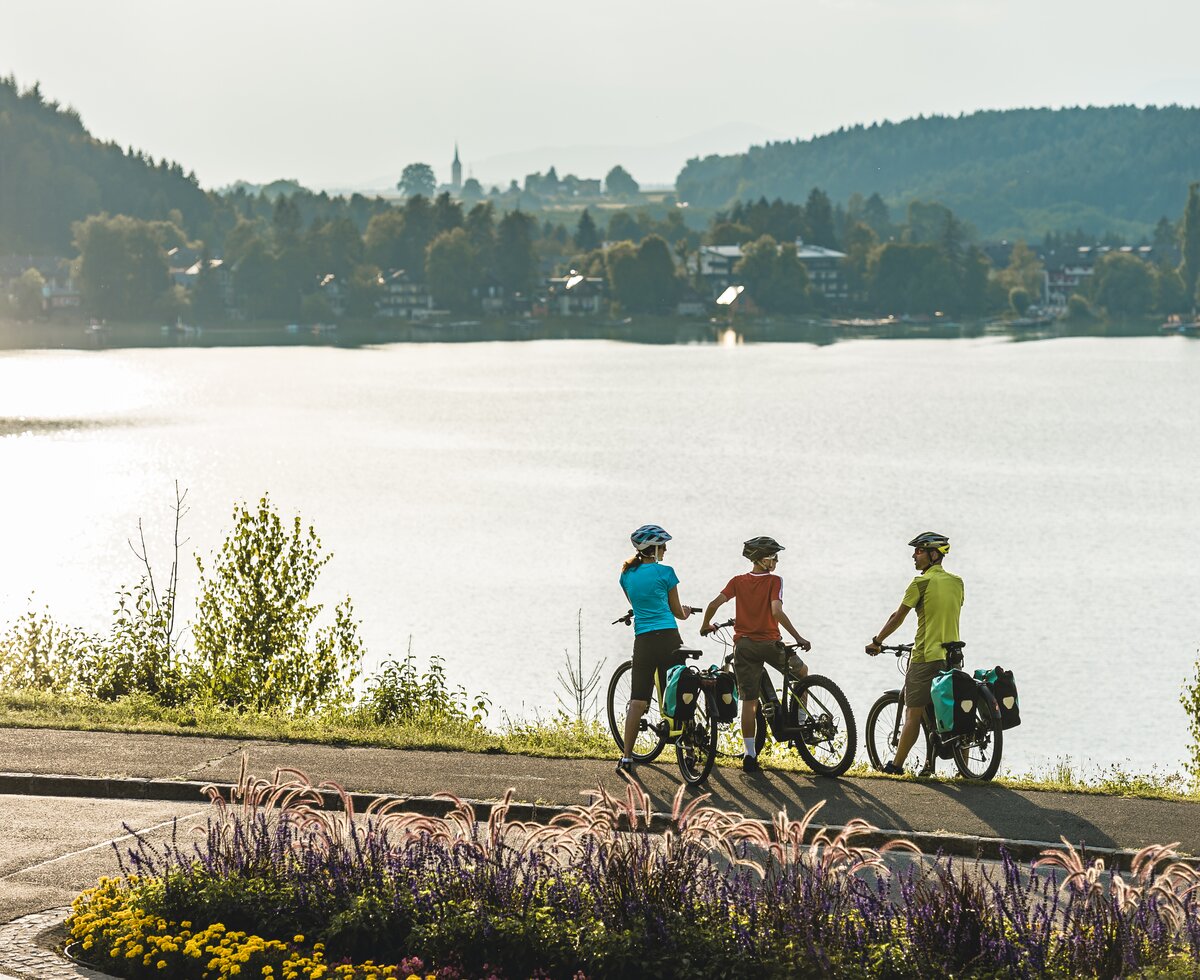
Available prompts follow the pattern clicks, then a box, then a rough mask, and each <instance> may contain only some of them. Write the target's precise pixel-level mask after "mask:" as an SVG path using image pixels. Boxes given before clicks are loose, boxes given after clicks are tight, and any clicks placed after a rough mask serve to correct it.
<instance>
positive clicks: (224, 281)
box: [0, 146, 1179, 323]
mask: <svg viewBox="0 0 1200 980" xmlns="http://www.w3.org/2000/svg"><path fill="white" fill-rule="evenodd" d="M420 166H422V167H424V166H425V165H420ZM425 169H426V170H427V171H429V173H430V174H431V173H432V171H431V170H430V168H428V167H426V168H425ZM450 173H451V179H450V181H449V183H447V184H443V185H441V186H433V187H430V188H428V190H429V192H430V196H431V197H432V196H434V195H443V196H448V197H449V199H450V200H451V201H453V202H458V203H459V204H461V205H462V206H463V207H469V206H472V205H474V204H478V203H481V202H487V201H489V200H490V201H493V202H495V203H496V205H497V207H500V208H509V209H512V208H516V209H521V208H522V207H525V208H531V207H532V208H545V207H547V206H548V205H549V206H552V207H554V208H558V209H561V210H562V211H564V212H565V213H568V214H570V215H572V216H576V215H578V214H579V212H580V209H581V208H583V209H586V208H594V209H597V213H601V212H602V211H604V212H609V213H610V212H611V211H612V209H614V208H619V207H629V208H634V207H637V206H638V205H639V203H641V199H642V196H641V194H640V190H639V187H638V185H637V183H636V182H635V181H634V180H633V178H632V177H630V176H629V175H628V174H626V173H625V172H624V171H623V169H622V168H620V167H616V168H614V170H613V171H612V172H611V173H610V174H609V177H608V179H607V180H606V181H602V180H601V179H599V178H580V177H576V176H575V175H573V174H568V175H566V176H564V177H561V178H560V177H559V176H558V174H557V172H556V170H555V168H553V167H551V168H550V169H549V171H548V172H546V173H544V174H543V173H534V174H529V175H527V176H526V177H525V180H524V185H523V186H521V185H518V183H517V182H516V181H515V180H514V181H512V182H511V183H510V185H509V187H508V188H507V189H506V190H502V189H501V188H499V187H498V186H496V187H492V188H491V189H490V191H488V192H485V191H484V188H483V187H482V186H481V185H480V183H479V182H478V181H476V180H475V179H474V178H471V177H468V178H467V179H466V180H465V181H464V179H463V167H462V163H461V160H460V158H459V153H458V147H457V146H456V147H455V152H454V158H453V161H452V163H451V165H450ZM401 189H403V187H402V186H401ZM662 197H665V199H666V203H667V206H669V207H674V208H677V209H679V210H680V211H681V213H682V211H683V209H685V208H686V207H687V204H686V202H678V201H675V200H674V198H673V197H671V196H670V195H662ZM397 203H399V202H397ZM616 244H618V243H617V242H615V241H607V240H599V241H597V243H596V248H595V251H598V252H601V253H606V252H607V251H608V250H609V249H611V248H612V247H613V246H614V245H616ZM746 244H747V243H744V244H704V243H703V242H702V243H700V244H698V245H696V246H695V247H694V248H684V249H682V250H678V249H677V250H676V251H675V252H673V253H672V261H673V262H674V264H675V275H676V277H677V278H678V280H679V288H678V290H677V294H676V295H675V296H674V298H673V308H672V309H670V310H665V311H663V312H670V313H674V314H675V315H678V316H684V317H707V316H712V315H714V314H717V313H721V314H723V315H732V314H733V313H735V312H743V313H746V314H755V313H758V312H762V309H761V304H760V303H758V302H757V297H756V295H755V292H754V289H753V288H747V286H748V283H747V282H746V281H745V277H744V276H743V274H742V271H741V270H742V267H743V260H744V259H745V257H746V254H747V248H746ZM785 246H790V247H791V248H794V255H795V260H796V261H797V262H799V263H800V265H802V266H803V268H804V270H805V272H806V273H807V289H808V290H809V292H810V294H811V295H813V296H814V297H815V298H816V299H817V304H816V307H817V308H818V309H819V310H820V311H821V312H822V313H826V314H831V315H832V314H840V313H845V312H847V311H862V310H863V309H864V297H863V296H862V295H856V293H855V285H854V279H855V277H854V276H853V275H852V274H849V272H848V269H847V259H848V255H847V253H846V252H843V251H839V250H838V249H836V248H830V247H827V246H823V245H817V244H813V243H810V242H806V241H805V240H804V239H803V238H799V237H798V238H796V239H795V240H794V241H792V242H786V243H780V248H781V249H782V248H783V247H785ZM1013 247H1014V243H1010V242H985V243H981V244H980V245H979V249H980V250H981V251H982V252H983V253H984V254H985V255H986V256H987V259H988V261H989V262H990V265H991V267H992V268H994V269H1000V268H1003V267H1005V266H1006V265H1007V264H1008V262H1009V260H1010V257H1011V253H1012V250H1013ZM1028 248H1029V249H1030V250H1032V253H1033V255H1034V256H1036V259H1037V260H1038V262H1039V263H1040V282H1038V283H1037V289H1036V294H1035V295H1030V296H1029V297H1028V305H1029V306H1030V307H1031V308H1032V309H1033V310H1034V311H1035V312H1039V313H1042V314H1046V315H1055V314H1058V313H1061V312H1062V311H1065V310H1066V309H1067V308H1068V305H1069V304H1070V302H1071V298H1072V296H1075V295H1077V294H1079V295H1083V296H1088V295H1090V292H1091V291H1090V289H1089V284H1090V280H1091V277H1092V276H1093V274H1094V272H1095V269H1096V266H1097V263H1098V262H1099V261H1101V260H1102V259H1103V258H1104V257H1105V256H1107V255H1110V254H1113V253H1119V254H1124V255H1128V256H1131V257H1133V258H1135V259H1137V260H1139V261H1140V262H1142V263H1146V264H1148V265H1149V264H1155V263H1167V264H1171V265H1174V264H1175V263H1177V262H1178V261H1179V255H1178V252H1177V251H1176V252H1175V254H1168V255H1164V254H1162V252H1163V248H1162V247H1161V246H1155V245H1149V244H1124V245H1113V244H1106V245H1071V246H1069V247H1057V248H1051V247H1047V246H1046V245H1041V246H1039V245H1038V244H1037V243H1036V242H1031V243H1029V244H1028ZM560 251H563V252H565V251H569V247H564V249H562V250H560ZM163 259H164V262H165V266H166V274H167V276H169V279H170V282H171V284H172V285H173V286H175V287H178V288H179V290H181V291H182V293H183V294H184V295H191V294H194V293H195V291H196V288H197V285H198V283H199V282H200V281H201V280H202V278H205V277H207V279H208V281H209V283H210V288H212V289H215V293H216V295H217V296H218V297H219V300H220V314H219V316H220V318H221V319H223V320H224V321H228V322H234V323H236V322H238V321H244V320H246V319H248V318H249V317H248V313H247V311H246V309H244V308H243V306H242V304H241V303H240V302H239V296H240V295H241V294H240V292H239V289H238V277H239V267H238V264H237V263H230V262H226V261H225V260H224V259H223V258H222V257H221V256H220V255H217V254H212V255H206V254H205V252H204V251H202V250H201V249H199V248H192V247H186V246H175V247H171V248H169V249H165V250H164V255H163ZM31 270H33V271H34V272H36V276H33V275H31ZM77 272H78V265H77V260H74V259H71V258H68V257H62V256H32V255H7V256H0V298H3V297H5V296H7V297H8V300H9V306H10V310H11V309H15V310H17V311H18V312H24V313H25V314H26V315H29V314H41V315H45V316H51V317H54V316H58V317H60V318H61V317H69V316H71V315H72V314H74V315H78V316H80V317H83V316H86V315H87V313H88V311H87V310H86V309H85V308H84V297H83V294H82V291H81V290H80V288H79V286H78V283H77ZM31 283H33V284H37V292H39V293H40V295H37V294H36V293H35V294H31V287H30V284H31ZM375 286H376V287H377V288H376V289H375V290H374V292H373V294H372V306H371V309H370V310H369V311H368V312H367V314H366V315H367V316H369V317H372V318H378V319H381V320H417V321H421V320H424V321H431V322H437V321H439V320H443V319H449V318H451V317H452V315H453V314H452V311H450V310H446V309H441V308H439V305H438V303H437V301H436V298H435V295H434V292H433V291H432V290H431V288H430V286H429V283H428V282H427V277H426V276H425V274H424V270H423V269H413V268H397V267H391V268H380V269H379V270H378V278H377V282H376V283H375ZM348 287H349V284H348V282H347V279H346V276H344V275H338V274H336V273H335V272H333V271H332V270H331V271H325V272H321V273H319V274H318V275H317V276H316V277H315V279H314V280H313V281H312V282H311V283H310V285H309V288H308V290H306V294H307V295H310V296H315V297H319V298H320V303H318V304H315V305H314V304H309V307H308V308H309V309H310V310H311V309H319V310H320V311H321V312H322V315H324V316H327V317H329V318H331V319H332V320H334V321H337V320H340V319H342V318H344V317H346V316H347V314H348V312H349V311H348V303H347V296H348ZM473 289H474V294H475V298H476V300H477V304H476V308H477V310H478V312H479V313H480V314H481V315H483V316H522V317H545V316H555V317H595V316H606V315H611V314H614V313H620V312H622V311H621V310H620V308H619V306H617V305H616V304H614V295H613V290H612V288H611V284H610V282H609V277H608V276H607V275H606V274H604V272H603V271H602V270H598V269H596V268H593V269H575V268H572V267H570V265H569V264H568V263H567V262H565V261H564V257H563V255H562V254H559V255H551V256H546V255H544V254H539V257H538V269H537V275H536V278H535V281H534V286H533V288H532V289H526V290H510V289H506V288H505V287H504V285H503V284H502V283H501V282H500V281H499V280H497V279H495V278H494V277H485V278H484V279H483V280H482V281H480V282H478V283H476V284H475V285H474V286H473ZM871 312H873V313H874V314H876V315H880V316H883V315H903V314H906V313H910V312H915V311H909V310H904V309H876V310H874V311H871ZM1019 312H1021V313H1024V312H1025V311H1024V310H1020V311H1019ZM357 316H359V317H362V316H363V311H362V310H361V309H360V310H358V311H357Z"/></svg>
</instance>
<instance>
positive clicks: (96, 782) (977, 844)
mask: <svg viewBox="0 0 1200 980" xmlns="http://www.w3.org/2000/svg"><path fill="white" fill-rule="evenodd" d="M205 786H214V787H216V788H217V789H218V790H220V791H221V794H222V796H224V797H225V798H226V799H228V798H229V794H230V792H231V791H232V789H233V784H232V783H215V782H198V781H195V780H177V779H149V778H139V777H107V776H64V775H50V774H42V773H19V772H4V773H0V795H7V796H16V795H20V796H62V797H79V798H86V799H103V800H158V801H162V802H168V803H202V802H204V796H203V793H202V792H201V791H202V789H203V787H205ZM312 792H314V793H316V794H317V795H319V796H320V797H321V799H322V804H323V806H324V807H325V809H327V810H330V811H338V810H341V809H342V799H341V796H340V795H339V794H337V793H336V792H334V791H332V790H327V789H317V788H315V787H314V788H313V790H312ZM348 795H349V797H350V800H351V803H352V805H353V807H354V810H355V812H356V813H362V812H363V811H365V810H366V809H367V807H368V806H370V805H371V804H372V803H375V802H377V801H380V800H382V801H386V802H389V803H397V802H398V803H399V804H400V806H399V807H397V808H398V809H402V810H406V811H408V812H410V813H419V814H422V815H424V816H429V817H444V816H446V815H447V814H448V813H450V812H451V811H452V810H453V809H454V807H455V803H454V802H453V801H451V800H449V799H447V798H445V797H440V796H396V795H392V794H389V793H350V794H348ZM461 802H462V803H465V804H467V805H468V806H470V807H471V808H472V810H473V811H474V812H475V816H476V818H477V819H478V820H480V821H483V822H486V821H487V819H488V818H489V817H490V816H491V814H492V810H493V808H494V807H495V806H496V805H497V801H494V800H471V799H463V800H462V801H461ZM570 809H571V808H570V807H567V806H560V805H556V804H543V803H518V802H513V803H510V804H509V806H508V818H509V819H510V820H513V821H520V822H523V823H549V822H550V820H552V819H553V818H554V817H556V816H558V815H559V814H562V813H567V812H569V811H570ZM672 826H673V824H672V821H671V819H670V815H669V814H667V813H658V812H656V813H652V814H651V815H650V820H649V821H648V828H647V829H648V830H650V831H651V832H653V833H663V832H664V831H667V830H670V829H671V827H672ZM811 827H812V829H813V830H814V831H825V832H827V833H829V834H831V835H832V834H837V833H838V832H839V831H840V830H842V826H841V825H839V824H812V825H811ZM856 839H857V841H858V842H859V844H860V845H861V846H866V847H881V846H882V845H884V844H886V843H887V842H888V841H893V840H903V841H908V842H909V843H911V844H913V845H914V846H915V847H917V848H918V849H919V850H920V851H921V853H922V854H925V855H938V854H941V855H944V856H946V857H957V858H964V859H970V860H990V861H998V860H1000V859H1001V857H1002V856H1003V854H1005V853H1007V854H1008V855H1009V856H1010V857H1011V858H1013V859H1014V860H1016V861H1020V862H1025V861H1033V860H1036V859H1037V858H1038V857H1040V856H1041V853H1042V851H1044V850H1047V849H1056V850H1057V849H1061V848H1062V846H1063V844H1062V841H1035V840H1009V839H1006V838H1003V837H979V836H976V835H973V834H952V833H946V832H942V831H921V830H900V829H898V828H886V827H875V828H872V829H871V830H869V831H867V832H866V833H863V834H860V835H858V836H857V838H856ZM1075 846H1076V850H1077V851H1078V852H1079V854H1080V859H1081V860H1083V861H1084V863H1085V864H1087V863H1090V862H1091V861H1094V860H1095V859H1096V858H1102V859H1103V860H1104V865H1105V867H1106V868H1107V869H1108V870H1110V871H1117V870H1120V871H1127V870H1129V867H1130V865H1131V863H1132V860H1133V857H1134V856H1135V855H1136V854H1137V853H1138V852H1137V851H1135V850H1128V849H1124V848H1111V847H1087V845H1086V842H1083V841H1080V842H1078V843H1077V844H1076V845H1075ZM1179 860H1182V861H1184V862H1186V863H1187V864H1190V865H1192V866H1193V867H1200V858H1190V857H1182V858H1180V859H1179Z"/></svg>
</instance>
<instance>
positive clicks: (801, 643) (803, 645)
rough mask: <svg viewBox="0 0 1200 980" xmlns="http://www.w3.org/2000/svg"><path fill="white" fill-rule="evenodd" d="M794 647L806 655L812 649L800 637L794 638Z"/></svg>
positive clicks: (806, 641)
mask: <svg viewBox="0 0 1200 980" xmlns="http://www.w3.org/2000/svg"><path fill="white" fill-rule="evenodd" d="M796 646H798V647H799V648H800V649H801V650H803V651H804V652H805V653H808V651H809V650H811V649H812V644H811V643H809V642H808V640H806V639H805V638H804V637H802V636H798V637H796Z"/></svg>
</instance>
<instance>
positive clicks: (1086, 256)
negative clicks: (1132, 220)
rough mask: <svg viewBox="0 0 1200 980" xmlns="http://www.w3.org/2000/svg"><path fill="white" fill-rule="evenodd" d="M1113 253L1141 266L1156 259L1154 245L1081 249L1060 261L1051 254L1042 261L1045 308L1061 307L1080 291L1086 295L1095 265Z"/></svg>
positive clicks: (1073, 251) (1082, 247)
mask: <svg viewBox="0 0 1200 980" xmlns="http://www.w3.org/2000/svg"><path fill="white" fill-rule="evenodd" d="M1113 252H1117V253H1121V254H1124V255H1132V256H1134V257H1135V258H1138V259H1141V260H1142V261H1143V262H1153V261H1154V259H1155V255H1154V246H1153V245H1118V246H1112V245H1080V246H1079V247H1078V248H1075V249H1073V250H1072V251H1070V252H1068V254H1067V255H1065V256H1062V257H1059V256H1057V255H1056V254H1053V253H1052V254H1049V255H1045V256H1043V258H1042V262H1043V266H1044V269H1045V272H1044V273H1043V280H1044V287H1043V288H1044V295H1043V301H1044V302H1045V304H1046V305H1047V306H1050V307H1064V306H1066V305H1067V301H1068V300H1069V299H1070V298H1071V296H1072V295H1073V294H1075V293H1077V292H1080V291H1081V290H1082V291H1083V292H1087V287H1088V283H1090V282H1091V278H1092V276H1093V275H1094V274H1095V272H1096V263H1097V262H1099V261H1100V259H1102V258H1103V257H1104V256H1106V255H1109V254H1111V253H1113Z"/></svg>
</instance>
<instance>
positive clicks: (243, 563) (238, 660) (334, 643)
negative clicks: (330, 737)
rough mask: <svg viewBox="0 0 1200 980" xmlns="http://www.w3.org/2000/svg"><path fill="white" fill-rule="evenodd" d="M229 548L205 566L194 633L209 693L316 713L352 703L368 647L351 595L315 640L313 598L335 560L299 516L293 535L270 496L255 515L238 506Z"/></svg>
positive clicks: (260, 707)
mask: <svg viewBox="0 0 1200 980" xmlns="http://www.w3.org/2000/svg"><path fill="white" fill-rule="evenodd" d="M233 521H234V526H233V529H232V530H231V531H230V533H229V535H228V536H227V537H226V538H225V541H224V543H223V544H222V545H221V550H220V552H219V553H218V554H217V556H216V558H215V559H214V560H213V562H212V566H211V568H206V567H205V564H204V562H203V560H202V559H201V558H200V557H199V556H197V558H196V564H197V566H198V568H199V569H200V586H199V588H200V598H199V600H198V603H197V618H196V622H195V624H194V625H193V627H192V636H193V638H194V641H195V661H196V667H197V668H198V669H200V670H201V671H202V673H203V675H204V677H205V682H206V685H207V691H208V693H209V694H210V695H211V696H212V697H213V698H214V699H215V700H216V701H217V702H219V703H221V704H225V705H228V706H230V707H249V708H253V709H255V710H256V711H272V710H287V711H298V712H304V713H310V712H315V711H319V710H322V709H327V708H330V707H343V706H346V705H348V704H349V703H350V702H351V701H352V700H353V684H354V681H355V679H356V678H357V677H358V674H359V670H360V664H361V662H362V655H363V650H362V643H361V642H360V640H359V637H358V624H357V623H356V622H355V620H354V609H353V606H352V604H351V602H350V598H349V597H347V598H345V599H344V600H342V602H341V603H340V604H339V605H338V606H337V608H336V609H335V610H334V622H333V624H332V625H330V626H327V627H324V628H322V629H320V630H318V631H317V632H316V635H315V637H313V636H312V630H313V625H314V621H315V620H316V618H317V616H318V614H319V613H320V612H321V609H322V606H321V604H319V603H316V602H314V601H313V600H312V592H313V589H314V588H315V586H316V584H317V579H318V578H319V576H320V574H321V569H322V568H324V567H325V565H326V564H327V563H328V562H329V560H330V558H332V557H333V556H332V555H326V554H322V548H321V541H320V539H319V538H318V537H317V533H316V531H315V530H314V529H313V528H312V527H311V526H310V527H308V528H307V529H305V528H304V527H303V526H302V524H301V521H300V518H299V517H295V518H293V520H292V523H291V527H290V529H288V528H285V526H284V522H283V521H282V520H281V519H280V516H279V514H278V512H277V511H276V510H275V508H274V506H273V505H272V504H271V501H270V499H269V498H268V497H267V496H266V495H264V496H263V497H262V499H261V500H259V502H258V506H257V508H256V509H254V510H251V509H250V508H249V507H248V506H247V505H245V504H239V505H237V506H235V507H234V510H233Z"/></svg>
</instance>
